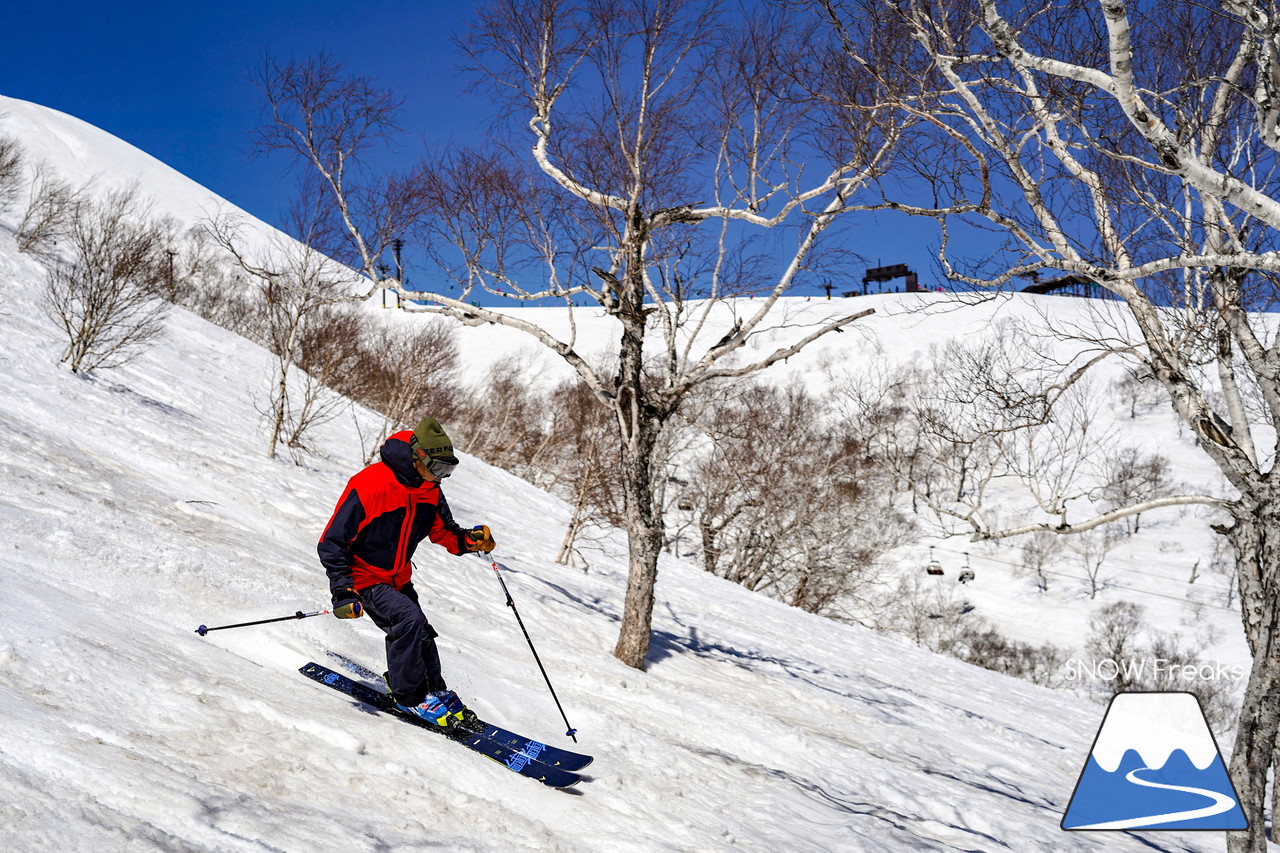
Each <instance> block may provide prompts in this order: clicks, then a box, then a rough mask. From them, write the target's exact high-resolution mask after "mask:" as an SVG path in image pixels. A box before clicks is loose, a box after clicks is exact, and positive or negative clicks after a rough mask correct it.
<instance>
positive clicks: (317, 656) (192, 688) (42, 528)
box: [0, 101, 1225, 853]
mask: <svg viewBox="0 0 1280 853" xmlns="http://www.w3.org/2000/svg"><path fill="white" fill-rule="evenodd" d="M5 106H6V108H7V109H8V110H9V111H10V113H11V115H12V113H13V112H14V109H13V107H14V102H8V101H7V102H5ZM23 110H24V115H25V116H26V119H25V120H26V121H28V122H29V128H28V130H25V131H24V134H25V133H28V132H29V133H32V134H35V135H37V136H39V135H40V134H41V133H42V132H43V131H42V130H41V128H40V122H41V121H42V120H44V118H42V117H43V116H44V113H45V112H48V111H41V110H40V109H38V108H30V107H24V108H23ZM47 120H48V121H49V122H50V123H51V124H54V123H56V124H57V126H58V127H59V128H61V130H60V132H62V133H65V134H67V135H68V136H69V137H70V139H71V142H79V143H80V144H81V147H80V148H79V149H77V150H78V154H77V157H80V158H82V160H83V161H84V162H85V163H92V162H94V158H95V157H98V156H99V155H100V154H101V156H102V157H104V158H105V159H106V160H108V161H110V162H111V163H113V164H114V165H113V168H117V167H118V168H120V169H124V170H130V169H135V170H136V175H137V176H138V178H139V180H140V185H141V186H143V187H144V188H145V187H149V186H151V181H152V175H153V172H152V170H154V169H156V168H157V167H155V166H154V165H153V163H154V161H148V160H147V159H146V158H145V155H141V154H140V153H131V151H129V150H126V149H127V148H128V147H127V146H124V144H123V143H120V142H119V141H117V140H110V139H109V138H104V137H102V136H100V135H99V134H98V132H96V131H91V130H90V129H87V128H86V127H85V126H83V125H80V124H78V123H76V122H74V120H70V121H67V120H66V119H65V117H62V116H59V115H57V114H53V113H49V115H48V117H47ZM3 126H4V125H3V123H0V127H3ZM99 146H101V151H100V149H99ZM122 146H123V147H122ZM68 148H69V150H70V149H75V145H71V144H68ZM102 151H105V154H103V153H102ZM93 168H97V167H93ZM103 168H105V167H103ZM130 180H132V178H130ZM157 185H159V184H157ZM182 192H183V193H185V192H186V190H183V191H182ZM179 202H181V203H179ZM170 203H172V204H174V205H175V207H181V206H182V205H185V204H187V199H185V197H184V198H183V199H177V200H174V199H171V201H170ZM12 247H13V243H12V239H11V237H10V236H9V234H8V233H7V232H4V233H0V424H2V427H0V483H3V487H2V488H0V606H2V608H3V612H4V618H3V619H0V778H3V779H4V784H3V785H0V819H2V820H3V823H4V826H5V828H6V836H5V844H6V845H7V846H8V849H14V850H20V851H26V850H31V851H35V850H49V849H63V850H89V849H92V850H95V851H98V853H107V851H134V850H166V851H168V850H183V851H187V850H191V851H206V850H207V851H224V850H226V851H260V850H272V851H325V850H334V851H343V853H355V851H381V850H395V851H400V850H406V851H407V850H427V849H444V850H477V851H479V850H483V851H488V850H493V851H500V850H535V849H536V850H566V851H568V850H575V851H598V850H606V849H607V850H619V851H630V850H636V851H663V850H670V851H684V850H732V849H741V850H757V851H776V850H793V851H833V850H842V851H843V850H853V851H861V850H866V851H899V850H901V851H907V850H911V851H918V850H925V851H953V850H954V851H960V850H964V851H973V850H978V851H997V850H1003V851H1008V850H1013V851H1041V850H1045V851H1047V850H1055V851H1076V850H1079V851H1085V850H1132V851H1139V850H1142V851H1150V850H1165V851H1217V850H1222V849H1224V847H1225V845H1224V843H1223V840H1222V836H1221V835H1220V834H1213V833H1210V834H1206V833H1186V834H1176V833H1174V834H1170V833H1160V834H1152V835H1142V834H1140V833H1105V834H1079V833H1077V834H1071V833H1063V832H1062V831H1061V830H1060V829H1059V826H1058V823H1059V820H1060V819H1061V816H1062V812H1063V810H1064V809H1065V807H1066V805H1067V802H1068V800H1069V799H1070V796H1071V792H1072V789H1073V787H1074V785H1075V782H1076V779H1077V777H1078V775H1079V773H1080V770H1081V768H1082V767H1083V764H1084V761H1085V759H1086V757H1087V754H1088V750H1089V747H1090V745H1091V743H1092V740H1093V737H1094V734H1095V732H1096V730H1097V726H1098V724H1099V722H1100V721H1101V717H1102V712H1103V709H1102V708H1101V707H1099V706H1096V705H1094V704H1092V703H1089V702H1087V701H1084V700H1080V699H1076V698H1073V697H1072V696H1070V695H1069V694H1065V693H1062V692H1055V691H1049V690H1045V689H1041V688H1037V687H1035V686H1032V685H1029V684H1026V683H1023V682H1019V681H1015V680H1012V679H1008V678H1004V677H1001V676H998V675H995V674H993V673H990V672H987V671H984V670H981V669H977V668H974V667H970V666H967V665H964V664H961V663H958V662H956V661H953V660H950V659H945V658H940V657H937V656H934V655H932V654H929V653H927V652H924V651H922V650H920V649H917V648H915V647H912V646H910V645H908V644H905V643H903V642H899V641H897V640H894V639H892V638H886V637H883V636H879V635H876V634H874V633H871V632H869V631H866V630H862V629H858V628H852V627H848V626H843V625H839V624H836V623H833V622H830V621H827V620H823V619H819V618H816V617H813V616H811V615H809V614H805V613H803V612H800V611H797V610H794V609H791V608H787V607H785V606H782V605H780V604H778V603H776V602H773V601H770V600H768V599H765V598H762V597H760V596H757V595H753V594H751V593H749V592H747V591H746V590H744V589H741V588H739V587H737V586H735V585H732V584H729V583H727V582H724V581H721V580H719V579H717V578H713V577H710V576H707V575H706V574H704V573H702V572H700V571H699V570H698V569H697V567H696V566H694V565H691V564H688V563H684V562H681V561H678V560H675V559H670V558H664V560H663V563H662V565H661V576H660V580H659V588H658V606H657V608H656V610H655V614H654V617H655V619H654V621H655V630H656V636H655V641H654V651H653V654H652V665H651V667H650V669H649V671H648V672H647V673H640V672H636V671H634V670H631V669H628V668H627V667H624V666H622V665H621V664H620V663H619V662H618V661H616V660H615V659H614V658H613V657H612V656H611V655H610V654H609V650H610V649H611V648H612V645H613V642H614V640H615V638H616V631H617V625H618V620H619V613H620V609H621V602H622V596H623V591H624V587H625V565H624V562H623V560H622V559H621V557H620V555H621V554H622V553H623V550H624V545H623V541H622V539H621V537H615V539H614V540H613V542H612V543H610V544H611V546H612V547H611V548H610V549H609V550H610V552H611V554H612V556H611V555H609V554H606V555H602V556H600V557H599V558H597V559H596V560H595V562H594V564H593V568H592V571H591V573H590V574H583V573H582V572H581V571H578V570H572V569H567V568H565V567H562V566H558V565H556V564H555V563H554V562H552V558H553V556H554V554H555V553H556V550H557V549H558V546H559V542H560V539H561V536H562V534H563V525H564V523H565V521H566V520H567V515H568V513H567V509H566V507H565V506H564V505H563V504H562V503H561V502H560V501H558V500H556V499H554V498H552V497H550V496H548V495H547V494H545V493H543V492H541V491H539V490H536V489H534V488H532V487H530V486H529V485H527V484H525V483H523V482H521V481H519V480H517V479H515V478H513V477H512V476H510V475H508V474H506V473H505V472H503V471H500V470H497V469H494V468H491V467H489V466H486V465H484V464H483V463H481V462H479V461H478V460H475V459H471V458H464V466H463V467H462V468H461V469H460V470H459V472H458V474H457V475H456V476H455V477H454V478H452V479H451V480H450V481H449V484H448V487H447V491H448V494H449V497H450V501H451V504H452V505H453V508H454V513H455V516H456V517H457V518H458V519H459V521H460V522H462V523H464V524H474V523H480V522H484V523H487V524H489V525H490V526H492V527H493V529H494V532H495V536H496V537H497V539H498V542H499V550H498V552H497V553H496V556H497V557H498V559H500V560H501V561H502V562H503V563H504V564H505V565H507V566H509V567H510V573H509V575H508V583H509V585H510V586H511V591H512V594H513V596H514V597H515V599H516V601H517V603H518V604H519V606H520V609H521V613H522V615H523V616H524V619H525V622H526V624H527V625H528V626H529V629H530V631H531V633H532V635H533V637H534V639H535V641H536V642H537V644H538V648H539V651H540V653H541V655H542V657H543V660H544V662H545V664H546V666H547V669H548V671H549V673H550V674H551V677H552V679H553V681H554V682H555V684H556V688H557V692H558V693H559V695H560V698H561V700H562V702H563V703H564V706H565V708H566V710H567V712H568V714H569V718H570V720H571V721H572V723H573V724H574V725H575V726H577V727H578V729H579V730H580V735H579V739H580V744H581V748H583V749H584V750H586V751H588V752H591V753H593V754H594V755H595V756H596V761H595V764H594V765H593V766H592V767H591V768H590V769H589V773H590V777H591V778H590V780H589V781H588V782H586V783H584V784H583V785H581V786H579V788H578V789H576V790H575V791H574V792H568V793H566V792H556V791H550V790H547V789H544V788H541V787H540V786H538V785H536V784H535V783H531V782H529V781H527V780H524V779H521V778H519V777H517V776H515V775H514V774H511V773H509V772H507V771H506V770H504V769H503V768H501V767H499V766H497V765H496V764H493V763H491V762H489V761H487V760H485V759H483V758H481V757H479V756H476V755H473V754H471V753H469V752H466V751H464V750H462V749H461V748H458V747H455V746H453V745H451V744H448V743H446V742H444V741H442V740H441V739H439V738H436V737H434V736H431V735H429V734H427V733H423V732H419V731H417V730H415V729H413V728H411V727H408V726H406V725H404V724H402V723H400V722H398V721H396V720H393V719H388V718H385V717H381V716H377V715H373V714H369V713H365V712H363V711H362V709H361V708H359V707H358V706H355V705H352V704H351V703H350V702H348V701H346V700H344V699H343V698H342V697H340V696H337V695H336V694H334V693H333V692H332V691H329V690H327V689H325V688H323V687H321V686H319V685H316V684H314V683H312V682H310V681H308V680H306V679H305V678H303V677H302V676H300V675H299V674H298V673H297V672H296V670H297V668H298V667H299V666H301V665H302V664H304V663H305V662H306V661H308V660H320V661H323V660H324V655H325V652H326V651H327V650H336V651H340V652H342V653H344V654H347V655H350V656H352V657H354V658H357V659H359V660H362V661H366V662H368V663H370V664H371V665H377V664H378V663H379V661H380V654H381V647H382V638H381V633H380V632H379V631H378V630H377V628H376V627H375V626H373V625H372V624H371V623H370V621H369V620H359V621H355V622H345V621H344V622H339V621H337V620H333V619H331V618H328V617H317V618H314V619H307V620H305V621H289V622H284V623H280V624H275V625H267V626H261V627H257V628H246V629H240V630H232V631H223V632H217V633H212V634H210V635H208V637H206V638H201V637H199V636H197V635H196V634H195V633H194V629H195V627H196V626H197V625H200V624H202V623H203V624H208V625H219V624H226V623H232V622H241V621H247V620H253V619H262V618H269V617H273V616H280V615H286V614H289V613H292V612H294V611H295V610H299V609H302V610H313V609H320V608H322V607H326V606H327V595H326V584H325V578H324V575H323V572H322V570H321V569H320V567H319V565H318V563H317V561H316V558H315V549H314V544H315V540H316V539H317V537H318V535H319V532H320V529H321V527H322V526H323V524H324V522H325V520H326V519H327V518H328V515H329V513H330V511H331V510H332V505H333V502H334V501H335V500H336V498H337V496H338V493H339V491H340V489H341V487H342V485H343V483H344V482H345V480H346V478H347V477H348V476H349V475H350V474H351V473H353V472H354V471H355V470H356V469H357V468H358V465H359V460H360V457H361V452H362V451H361V448H360V446H359V443H358V440H357V438H356V431H355V428H354V426H353V425H352V424H351V423H350V421H348V420H345V419H344V420H341V421H336V422H334V423H332V424H330V425H329V427H327V428H326V429H324V430H323V431H322V433H321V436H320V441H319V446H320V447H321V449H322V451H323V452H322V454H321V455H320V456H318V457H315V458H313V459H311V460H310V461H309V462H308V463H307V464H306V465H305V466H303V467H299V466H295V465H293V464H291V463H290V462H288V461H284V460H274V461H273V460H267V459H265V458H264V457H263V449H264V441H263V439H262V436H261V435H260V433H259V416H258V414H257V411H256V409H255V405H254V403H255V399H260V398H261V397H262V395H263V393H264V388H265V382H266V377H267V371H268V363H267V358H266V357H265V355H264V353H263V352H262V351H261V350H260V349H258V348H257V347H254V346H252V345H250V344H249V343H247V342H246V341H244V340H243V339H240V338H237V337H236V336H234V335H232V334H230V333H228V332H226V331H225V330H222V329H219V328H217V327H214V326H211V325H209V324H207V323H205V322H204V321H202V320H200V319H199V318H197V317H195V316H193V315H191V314H188V313H185V312H181V311H178V312H175V313H174V314H173V315H172V319H171V321H170V324H169V326H170V327H169V333H168V336H167V338H166V340H165V341H164V342H163V343H162V344H161V345H159V346H158V347H157V348H155V349H154V350H152V351H150V352H148V353H147V354H145V355H144V356H143V357H141V358H139V359H138V360H137V361H136V362H134V363H133V364H132V365H130V366H127V367H125V368H121V369H119V370H115V371H111V372H107V373H103V374H102V375H100V376H98V377H97V378H93V379H83V378H79V377H76V376H73V375H71V374H69V373H67V372H66V371H65V370H63V369H60V368H59V367H58V366H57V359H58V356H59V353H60V343H59V341H58V340H57V337H56V334H55V330H54V328H53V326H52V324H51V323H50V322H49V321H48V320H46V319H45V318H44V317H43V316H42V315H41V313H40V312H39V310H38V307H37V301H36V300H37V296H36V294H37V291H38V287H39V283H40V281H41V280H42V276H43V272H42V270H41V269H40V268H39V267H38V266H37V265H36V264H35V263H34V262H32V261H31V260H30V259H29V258H27V257H25V256H19V255H16V254H15V253H14V251H13V248H12ZM417 567H418V568H417V576H416V578H417V580H416V585H417V586H418V589H419V591H420V593H421V594H422V597H423V600H424V602H425V603H426V605H427V609H428V611H429V613H430V615H431V617H432V621H433V623H434V624H435V625H436V626H437V628H438V629H439V631H440V633H441V640H440V642H441V648H442V654H443V656H444V659H445V667H446V675H447V676H448V677H449V679H450V682H451V686H452V687H454V688H455V689H457V690H458V692H459V693H460V694H461V695H462V696H463V697H464V698H465V699H467V700H468V701H469V703H470V704H471V705H472V706H473V707H474V708H475V709H476V710H477V711H478V712H479V713H480V714H481V715H482V716H484V717H487V718H491V719H493V720H494V721H495V722H500V723H503V724H506V725H508V726H509V727H511V728H514V729H516V730H518V731H523V732H525V733H528V734H532V735H539V736H542V737H544V738H546V739H548V740H551V741H552V742H563V743H564V745H566V746H572V745H571V744H570V743H569V742H568V741H567V739H565V738H563V737H561V736H560V730H561V728H562V727H561V724H560V721H559V719H558V715H557V713H556V711H555V707H554V705H553V704H552V702H551V700H550V697H549V696H548V695H547V693H546V689H545V686H544V685H543V684H542V682H541V678H540V677H539V675H538V673H537V670H536V667H535V665H534V663H533V661H532V659H531V658H530V656H529V653H528V650H527V648H526V647H525V646H524V643H523V639H522V637H521V636H520V634H519V630H518V628H517V626H516V625H515V622H514V619H513V618H512V617H511V614H510V613H509V612H507V608H506V607H505V606H504V603H503V598H502V595H501V590H500V588H499V587H498V584H497V582H496V580H495V579H494V578H493V577H492V576H491V574H492V573H491V572H490V571H489V570H488V569H487V568H486V566H485V564H484V563H483V562H481V561H480V560H477V559H474V558H470V557H466V558H454V557H450V556H449V555H447V554H445V553H444V552H443V551H441V550H440V549H435V548H432V547H430V546H429V545H428V546H426V547H424V548H422V549H420V551H419V554H418V558H417ZM1009 595H1010V597H1012V594H1009Z"/></svg>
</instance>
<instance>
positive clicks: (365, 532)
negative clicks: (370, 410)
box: [317, 430, 467, 592]
mask: <svg viewBox="0 0 1280 853" xmlns="http://www.w3.org/2000/svg"><path fill="white" fill-rule="evenodd" d="M412 436H413V433H412V432H411V431H409V430H404V431H403V432H398V433H396V434H395V435H393V436H391V437H390V438H388V439H387V440H386V441H385V442H384V443H383V445H382V451H381V452H382V461H381V462H375V463H374V464H372V465H370V466H369V467H367V468H365V469H364V470H363V471H361V472H360V473H358V474H356V475H355V476H354V477H352V478H351V479H350V480H349V481H348V482H347V488H346V491H344V492H343V493H342V498H341V500H339V501H338V506H337V508H336V509H335V510H334V511H333V517H332V518H330V519H329V523H328V525H326V526H325V529H324V533H323V534H321V536H320V544H319V546H318V547H317V550H318V551H319V553H320V562H321V563H322V564H323V565H324V568H325V571H326V572H328V574H329V589H330V590H331V591H332V592H337V591H339V590H343V589H351V588H354V589H355V590H357V591H359V590H362V589H364V588H366V587H370V586H373V585H374V584H379V583H388V584H391V585H392V586H393V587H395V588H396V589H400V588H401V587H403V586H404V585H405V584H407V583H408V582H409V578H410V575H411V574H412V568H411V567H410V565H409V561H410V560H412V559H413V552H414V551H415V550H416V549H417V547H418V543H419V542H421V541H422V540H423V539H426V538H428V537H430V539H431V541H432V542H435V543H436V544H437V545H442V546H444V548H445V549H447V550H448V551H449V552H450V553H451V554H459V555H460V554H465V553H467V549H466V544H465V542H464V537H465V535H466V531H465V530H463V529H462V528H461V527H459V526H458V524H457V523H455V522H454V520H453V514H452V513H450V512H449V504H448V502H447V501H445V499H444V493H443V492H442V491H440V484H439V483H429V482H427V481H425V480H423V479H422V477H420V476H418V472H417V471H416V470H415V469H414V467H413V456H412V455H411V453H410V450H409V439H410V438H411V437H412Z"/></svg>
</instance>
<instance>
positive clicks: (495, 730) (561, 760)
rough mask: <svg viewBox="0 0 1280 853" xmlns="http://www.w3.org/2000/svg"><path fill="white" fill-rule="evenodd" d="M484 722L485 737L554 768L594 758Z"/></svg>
mask: <svg viewBox="0 0 1280 853" xmlns="http://www.w3.org/2000/svg"><path fill="white" fill-rule="evenodd" d="M326 654H328V655H329V657H331V658H333V659H334V660H336V661H337V662H338V663H339V664H341V665H342V666H343V667H344V668H345V669H347V670H349V671H350V672H353V673H355V674H356V675H358V676H360V677H361V678H363V679H366V680H367V681H371V682H374V683H375V684H380V683H382V676H381V675H379V674H378V673H376V672H374V671H373V670H371V669H369V667H367V666H365V665H363V664H361V663H359V662H357V661H354V660H352V659H351V658H349V657H347V656H346V655H342V654H339V653H338V652H326ZM481 722H483V723H484V724H485V725H486V726H487V727H488V728H487V729H486V730H485V731H484V732H483V733H482V735H483V736H484V737H486V738H488V739H489V740H492V741H496V742H498V743H501V744H504V745H506V746H509V747H511V748H512V749H514V750H516V751H518V752H522V753H524V754H525V755H527V756H529V757H530V758H534V759H536V760H537V761H539V762H541V763H542V764H546V765H549V766H551V767H559V768H560V769H562V770H571V771H577V770H581V769H582V768H584V767H586V766H587V765H588V764H590V763H591V761H592V758H591V756H590V755H583V754H582V753H580V752H573V751H572V750H568V749H562V748H560V747H558V746H551V745H550V744H547V743H543V742H541V741H536V740H533V739H532V738H527V737H524V736H523V735H518V734H516V733H515V732H512V731H508V730H507V729H504V728H501V727H500V726H495V725H494V724H493V723H490V722H486V721H484V720H481Z"/></svg>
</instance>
